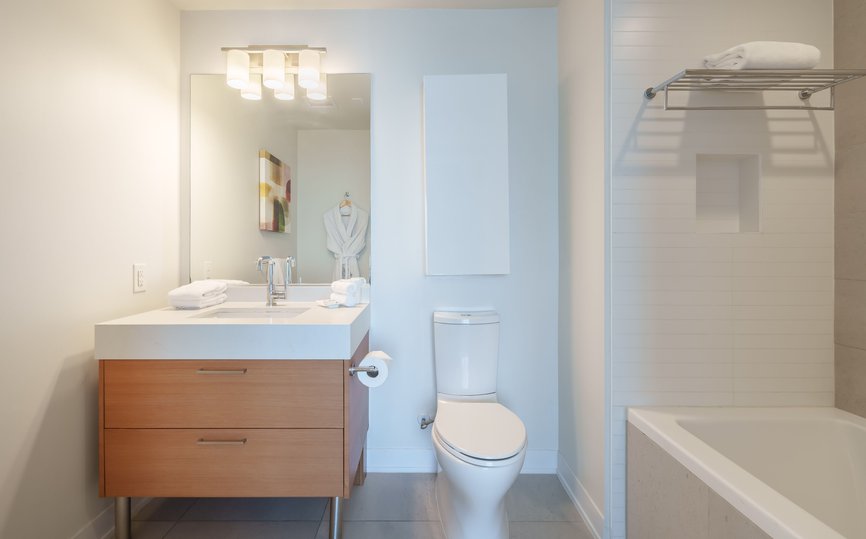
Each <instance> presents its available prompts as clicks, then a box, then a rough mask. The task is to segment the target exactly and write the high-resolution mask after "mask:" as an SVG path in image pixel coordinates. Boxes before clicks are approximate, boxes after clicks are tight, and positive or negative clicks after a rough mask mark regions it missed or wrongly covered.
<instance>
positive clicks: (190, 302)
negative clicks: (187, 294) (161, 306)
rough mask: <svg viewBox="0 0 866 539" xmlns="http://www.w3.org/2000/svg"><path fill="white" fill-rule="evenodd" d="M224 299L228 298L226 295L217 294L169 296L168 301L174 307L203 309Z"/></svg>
mask: <svg viewBox="0 0 866 539" xmlns="http://www.w3.org/2000/svg"><path fill="white" fill-rule="evenodd" d="M226 299H228V296H227V295H225V294H219V295H217V296H208V297H202V298H197V299H191V298H169V303H171V306H172V307H174V308H175V309H204V308H205V307H213V306H214V305H219V304H220V303H222V302H224V301H225V300H226Z"/></svg>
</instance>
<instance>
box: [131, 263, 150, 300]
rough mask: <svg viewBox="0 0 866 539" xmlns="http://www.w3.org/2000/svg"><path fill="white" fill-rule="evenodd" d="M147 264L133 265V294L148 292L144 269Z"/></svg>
mask: <svg viewBox="0 0 866 539" xmlns="http://www.w3.org/2000/svg"><path fill="white" fill-rule="evenodd" d="M145 267H146V264H133V265H132V293H133V294H138V293H139V292H144V291H146V290H147V286H146V283H147V281H145V279H144V268H145Z"/></svg>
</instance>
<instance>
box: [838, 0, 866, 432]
mask: <svg viewBox="0 0 866 539" xmlns="http://www.w3.org/2000/svg"><path fill="white" fill-rule="evenodd" d="M834 19H835V20H834V40H835V55H836V67H838V68H840V69H841V68H846V67H848V68H856V69H866V49H864V47H863V34H862V29H863V25H864V24H866V4H864V3H863V2H862V1H860V0H836V1H835V3H834ZM864 94H866V81H864V80H862V79H861V80H859V81H856V82H852V83H850V84H848V85H846V86H845V87H842V88H839V90H838V92H837V94H836V213H835V221H836V225H835V230H836V250H835V252H836V255H835V258H836V270H835V273H836V298H835V299H836V301H835V305H836V308H835V311H836V339H835V340H836V357H835V367H836V384H835V389H836V406H837V407H839V408H842V409H843V410H847V411H849V412H853V413H855V414H858V415H861V416H864V417H866V329H864V328H866V248H864V245H866V100H864V99H863V95H864Z"/></svg>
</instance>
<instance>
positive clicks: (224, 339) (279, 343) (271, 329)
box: [95, 301, 370, 360]
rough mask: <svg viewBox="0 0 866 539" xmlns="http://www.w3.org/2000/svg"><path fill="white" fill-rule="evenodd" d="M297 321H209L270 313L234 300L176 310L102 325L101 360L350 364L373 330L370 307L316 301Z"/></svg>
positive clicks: (255, 304)
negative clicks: (236, 313)
mask: <svg viewBox="0 0 866 539" xmlns="http://www.w3.org/2000/svg"><path fill="white" fill-rule="evenodd" d="M278 305H279V306H281V307H292V308H306V309H307V310H305V311H304V312H303V313H301V314H298V315H296V316H294V317H292V318H208V317H207V316H208V315H209V314H212V313H213V312H214V311H218V310H226V309H251V310H256V309H265V305H264V302H263V301H256V302H246V301H232V302H226V303H222V304H220V305H216V306H213V307H208V308H206V309H199V310H178V309H175V308H173V307H166V308H164V309H157V310H155V311H148V312H144V313H140V314H136V315H132V316H127V317H124V318H118V319H116V320H111V321H108V322H103V323H101V324H97V325H96V352H95V354H96V359H233V360H237V359H339V360H343V359H349V358H351V357H352V353H353V352H354V351H355V349H356V348H357V347H358V345H359V344H360V343H361V341H362V340H363V338H364V335H366V334H367V332H368V331H369V329H370V309H369V304H362V305H358V306H356V307H339V308H336V309H328V308H325V307H320V306H318V305H316V303H315V302H280V303H279V304H278Z"/></svg>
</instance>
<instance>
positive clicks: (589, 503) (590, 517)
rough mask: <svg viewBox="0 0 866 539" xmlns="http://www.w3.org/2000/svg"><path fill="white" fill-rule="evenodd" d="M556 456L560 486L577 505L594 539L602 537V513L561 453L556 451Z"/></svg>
mask: <svg viewBox="0 0 866 539" xmlns="http://www.w3.org/2000/svg"><path fill="white" fill-rule="evenodd" d="M557 456H558V462H559V464H558V465H557V468H556V475H557V476H559V481H560V483H562V488H564V489H565V492H566V493H567V494H568V496H569V498H571V501H572V502H574V506H575V507H577V511H578V512H579V513H580V516H581V517H583V521H584V522H586V525H587V526H588V527H589V531H590V532H591V533H592V535H593V536H594V537H595V538H596V539H602V535H603V530H604V513H602V512H601V510H600V509H599V508H598V506H597V505H596V504H595V502H594V501H593V499H592V497H591V496H590V495H589V492H587V491H586V489H585V488H584V487H583V484H582V483H581V482H580V480H579V479H578V478H577V475H575V473H574V471H573V470H572V469H571V468H570V467H569V466H568V463H567V462H565V459H563V458H562V455H560V454H558V453H557Z"/></svg>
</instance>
